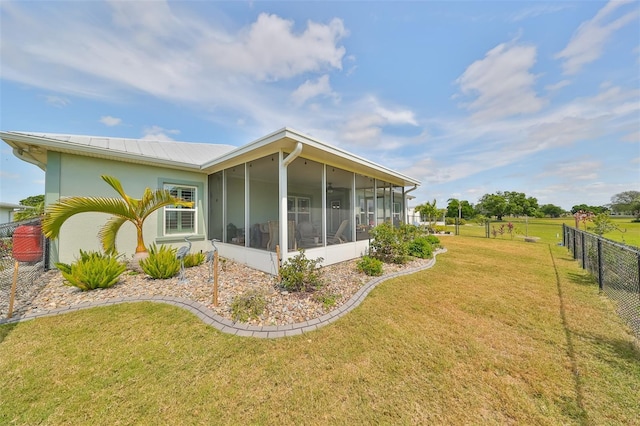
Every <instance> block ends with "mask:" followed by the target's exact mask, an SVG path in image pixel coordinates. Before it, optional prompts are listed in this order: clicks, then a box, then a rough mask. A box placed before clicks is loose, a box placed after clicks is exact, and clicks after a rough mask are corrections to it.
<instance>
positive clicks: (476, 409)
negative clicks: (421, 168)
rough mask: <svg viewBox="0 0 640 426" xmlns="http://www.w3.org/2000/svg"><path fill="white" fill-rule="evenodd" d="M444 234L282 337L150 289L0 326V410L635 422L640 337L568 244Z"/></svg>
mask: <svg viewBox="0 0 640 426" xmlns="http://www.w3.org/2000/svg"><path fill="white" fill-rule="evenodd" d="M442 240H443V242H444V244H445V245H446V247H447V248H448V250H449V251H448V253H446V254H443V255H441V256H439V257H438V262H437V264H436V265H435V267H434V268H432V269H429V270H426V271H423V272H420V273H416V274H413V275H410V276H405V277H402V278H398V279H394V280H390V281H386V282H385V283H383V284H381V285H379V286H378V287H377V288H376V289H375V290H374V291H373V292H371V294H370V295H369V296H368V297H367V299H366V300H365V301H364V302H363V304H362V305H361V306H359V307H358V308H356V309H355V310H354V311H353V312H351V313H350V314H349V315H347V316H345V317H343V318H341V319H340V320H339V321H337V322H335V323H333V324H331V325H329V326H327V327H324V328H322V329H320V330H318V331H315V332H312V333H308V334H304V335H301V336H296V337H291V338H285V339H277V340H260V339H252V338H239V337H234V336H229V335H225V334H222V333H220V332H218V331H216V330H214V329H212V328H210V327H207V326H205V325H204V324H202V323H201V322H199V321H198V320H197V319H196V318H195V316H193V315H191V314H190V313H187V312H185V311H182V310H180V309H178V308H174V307H170V306H167V305H160V304H152V303H141V304H130V305H117V306H112V307H108V308H100V309H92V310H87V311H81V312H76V313H72V314H67V315H63V316H58V317H51V318H42V319H38V320H34V321H30V322H25V323H21V324H17V325H12V326H3V327H0V378H1V379H0V380H2V383H1V387H0V424H41V423H43V424H62V423H64V424H109V425H113V424H131V423H133V424H150V425H151V424H153V425H155V424H158V423H162V424H372V423H375V424H378V423H381V424H416V423H421V424H425V423H426V424H429V423H439V424H505V423H515V424H549V425H557V424H638V418H639V417H638V416H639V413H640V398H638V395H639V390H640V351H639V350H638V347H637V346H635V345H634V340H633V337H632V336H631V334H630V332H629V330H628V329H627V328H626V327H625V326H624V325H623V324H622V322H621V320H620V319H619V318H618V316H617V315H616V314H615V312H614V308H613V306H612V305H611V303H610V302H609V301H608V300H607V299H606V298H605V297H604V296H601V295H599V294H598V289H597V285H595V284H594V283H593V281H592V280H591V279H590V278H588V277H587V276H586V275H585V274H584V272H583V271H582V270H581V269H579V267H578V265H577V264H576V262H574V261H573V260H572V259H571V258H570V256H569V255H568V254H567V252H566V249H564V248H562V247H558V246H556V245H554V244H553V243H552V244H543V243H540V242H539V243H536V244H530V243H524V242H522V241H511V240H505V239H503V240H500V239H483V238H469V237H450V238H446V239H445V238H443V239H442Z"/></svg>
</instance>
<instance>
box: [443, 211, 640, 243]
mask: <svg viewBox="0 0 640 426" xmlns="http://www.w3.org/2000/svg"><path fill="white" fill-rule="evenodd" d="M612 219H613V222H614V223H615V224H616V226H617V227H618V228H619V229H621V231H620V230H615V231H611V232H608V233H606V234H604V235H603V237H605V238H608V239H610V240H613V241H618V242H623V243H625V244H628V245H632V246H636V247H640V222H633V221H632V218H629V217H624V218H620V217H613V218H612ZM509 222H512V223H513V224H514V225H515V226H516V231H517V232H516V233H517V234H520V235H529V236H534V237H539V238H540V242H543V243H550V244H556V243H558V242H561V241H562V224H563V223H565V224H567V225H568V226H571V227H575V220H574V219H573V217H565V218H557V219H549V218H544V219H536V218H529V219H525V218H505V219H504V220H503V221H502V222H492V224H491V226H492V227H493V226H495V227H496V229H497V228H499V227H500V225H501V224H504V225H505V227H506V225H507V224H508V223H509ZM589 225H590V224H589V223H587V227H589ZM460 229H461V231H460V232H461V235H466V236H476V237H484V236H485V229H484V226H480V225H476V224H475V223H473V222H470V223H468V224H467V225H464V226H462V227H461V228H460ZM580 229H581V230H584V225H583V224H582V223H581V224H580ZM447 230H450V231H451V232H452V233H453V230H454V226H453V225H449V226H447ZM491 238H493V236H491ZM496 238H498V239H505V240H508V239H510V238H511V237H510V236H509V235H508V234H507V233H505V234H504V235H502V236H500V235H498V236H497V237H496ZM515 238H517V237H515ZM515 238H514V239H515Z"/></svg>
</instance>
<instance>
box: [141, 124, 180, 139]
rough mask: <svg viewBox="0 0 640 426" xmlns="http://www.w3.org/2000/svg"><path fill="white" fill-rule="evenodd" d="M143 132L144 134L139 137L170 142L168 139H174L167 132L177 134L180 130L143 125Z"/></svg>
mask: <svg viewBox="0 0 640 426" xmlns="http://www.w3.org/2000/svg"><path fill="white" fill-rule="evenodd" d="M143 133H144V136H143V137H142V138H141V139H144V140H152V141H165V142H170V141H174V140H175V139H173V138H172V137H171V136H169V134H171V135H178V134H180V130H175V129H164V128H162V127H160V126H150V127H145V128H144V129H143Z"/></svg>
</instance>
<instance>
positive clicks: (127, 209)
mask: <svg viewBox="0 0 640 426" xmlns="http://www.w3.org/2000/svg"><path fill="white" fill-rule="evenodd" d="M101 177H102V180H104V181H105V182H107V184H109V186H111V187H112V188H113V189H114V190H115V191H116V192H117V193H118V194H120V196H121V197H122V198H109V197H69V198H64V199H62V200H60V201H58V202H57V203H55V204H52V205H50V206H49V207H47V208H46V209H45V215H44V218H43V220H42V230H43V232H44V235H45V236H46V237H47V238H52V239H54V238H57V237H58V236H59V235H60V229H61V228H62V225H63V224H64V222H65V221H66V220H67V219H69V218H70V217H71V216H74V215H76V214H78V213H87V212H98V213H107V214H111V215H113V216H112V217H111V218H110V219H109V220H108V221H107V223H106V224H105V225H104V226H103V227H102V228H101V229H100V232H98V237H99V238H100V242H101V244H102V248H103V250H104V252H105V253H106V254H115V253H116V235H117V233H118V231H119V230H120V227H122V225H124V223H125V222H131V223H133V225H134V226H135V227H136V233H137V238H138V245H137V247H136V255H137V254H139V253H147V248H146V247H145V244H144V238H143V236H142V225H143V224H144V221H145V220H146V219H147V217H149V215H151V213H153V212H154V211H156V210H158V209H159V208H162V207H164V206H170V205H179V206H186V207H190V206H191V205H192V204H193V203H192V202H189V201H183V200H181V199H178V198H176V197H174V196H172V195H171V193H170V192H169V191H168V190H166V189H158V190H156V191H151V189H149V188H146V189H145V191H144V194H143V195H142V198H140V199H137V198H132V197H130V196H129V195H127V194H126V193H125V192H124V189H123V188H122V184H121V183H120V181H119V180H118V179H116V178H115V177H112V176H107V175H102V176H101Z"/></svg>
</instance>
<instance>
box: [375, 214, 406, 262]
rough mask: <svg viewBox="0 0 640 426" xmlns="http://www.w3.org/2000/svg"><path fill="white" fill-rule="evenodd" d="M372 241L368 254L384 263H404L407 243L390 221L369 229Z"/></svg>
mask: <svg viewBox="0 0 640 426" xmlns="http://www.w3.org/2000/svg"><path fill="white" fill-rule="evenodd" d="M369 235H371V238H372V241H371V246H370V253H369V256H371V257H375V258H376V259H379V260H381V261H383V262H386V263H405V262H406V261H407V255H408V253H409V250H408V247H407V243H406V242H405V241H404V240H403V239H402V237H401V234H400V233H399V232H398V231H396V229H394V227H393V226H392V225H391V224H390V223H382V224H380V225H378V226H376V227H375V228H373V229H371V231H369Z"/></svg>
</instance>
